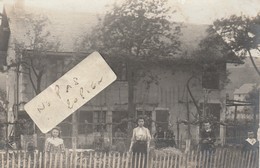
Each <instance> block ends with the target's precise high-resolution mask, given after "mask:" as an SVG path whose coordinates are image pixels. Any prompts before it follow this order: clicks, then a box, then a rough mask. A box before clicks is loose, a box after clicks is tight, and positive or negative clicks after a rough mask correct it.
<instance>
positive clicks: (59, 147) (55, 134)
mask: <svg viewBox="0 0 260 168" xmlns="http://www.w3.org/2000/svg"><path fill="white" fill-rule="evenodd" d="M60 132H61V131H60V129H59V128H58V127H55V128H53V129H52V130H51V137H49V138H47V139H46V142H45V152H50V153H62V152H65V147H64V142H63V139H61V138H60Z"/></svg>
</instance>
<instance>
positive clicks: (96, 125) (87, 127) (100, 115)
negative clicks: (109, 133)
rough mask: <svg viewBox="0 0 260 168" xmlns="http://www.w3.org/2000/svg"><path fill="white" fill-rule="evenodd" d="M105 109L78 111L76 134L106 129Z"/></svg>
mask: <svg viewBox="0 0 260 168" xmlns="http://www.w3.org/2000/svg"><path fill="white" fill-rule="evenodd" d="M105 124H106V111H80V113H79V115H78V134H85V135H87V134H90V133H93V132H100V131H105V130H106V125H105Z"/></svg>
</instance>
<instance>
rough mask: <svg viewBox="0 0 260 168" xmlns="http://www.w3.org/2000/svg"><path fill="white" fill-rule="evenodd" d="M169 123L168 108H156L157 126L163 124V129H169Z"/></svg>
mask: <svg viewBox="0 0 260 168" xmlns="http://www.w3.org/2000/svg"><path fill="white" fill-rule="evenodd" d="M168 123H169V112H168V110H156V127H158V126H161V127H162V129H163V130H168Z"/></svg>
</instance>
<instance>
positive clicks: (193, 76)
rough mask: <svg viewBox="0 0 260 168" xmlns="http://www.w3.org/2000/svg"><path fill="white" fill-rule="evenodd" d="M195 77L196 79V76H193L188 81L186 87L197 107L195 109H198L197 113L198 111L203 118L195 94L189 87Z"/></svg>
mask: <svg viewBox="0 0 260 168" xmlns="http://www.w3.org/2000/svg"><path fill="white" fill-rule="evenodd" d="M194 77H195V76H191V77H190V78H189V79H188V81H187V84H186V87H187V90H188V92H189V95H190V97H191V99H192V102H193V104H194V105H195V107H196V109H197V111H198V114H199V116H201V115H202V112H201V111H200V108H199V106H198V104H197V103H196V100H195V98H194V96H193V94H192V93H191V90H190V86H189V84H190V81H191V79H193V78H194Z"/></svg>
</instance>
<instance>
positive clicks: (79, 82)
mask: <svg viewBox="0 0 260 168" xmlns="http://www.w3.org/2000/svg"><path fill="white" fill-rule="evenodd" d="M115 80H116V75H115V73H114V72H113V71H112V69H111V68H110V67H109V65H108V64H107V63H106V62H105V60H104V59H103V58H102V56H101V55H100V54H99V53H98V52H94V53H92V54H91V55H89V56H88V57H87V58H85V59H84V60H83V61H81V62H80V63H79V64H77V65H76V66H75V67H73V68H72V69H71V70H70V71H68V72H67V73H66V74H64V75H63V76H62V77H60V78H59V79H58V80H57V81H55V82H54V83H53V84H52V85H50V86H49V87H48V88H47V89H45V90H44V91H42V92H41V93H40V94H39V95H37V96H36V97H35V98H33V99H32V100H31V101H30V102H28V103H27V104H25V106H24V109H25V110H26V112H27V113H28V114H29V116H30V117H31V118H32V120H33V121H34V122H35V124H36V125H37V126H38V127H39V129H40V130H41V131H42V132H43V133H46V132H48V131H50V130H51V129H52V128H53V127H55V126H56V125H58V124H59V123H60V122H61V121H63V120H64V119H65V118H67V117H68V116H69V115H70V114H72V113H73V112H75V111H76V110H77V109H78V108H80V107H81V106H82V105H84V104H85V103H86V102H88V101H89V100H90V99H92V98H93V97H94V96H95V95H97V94H98V93H99V92H101V91H102V90H103V89H105V88H106V87H107V86H109V85H110V84H111V83H112V82H114V81H115Z"/></svg>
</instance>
